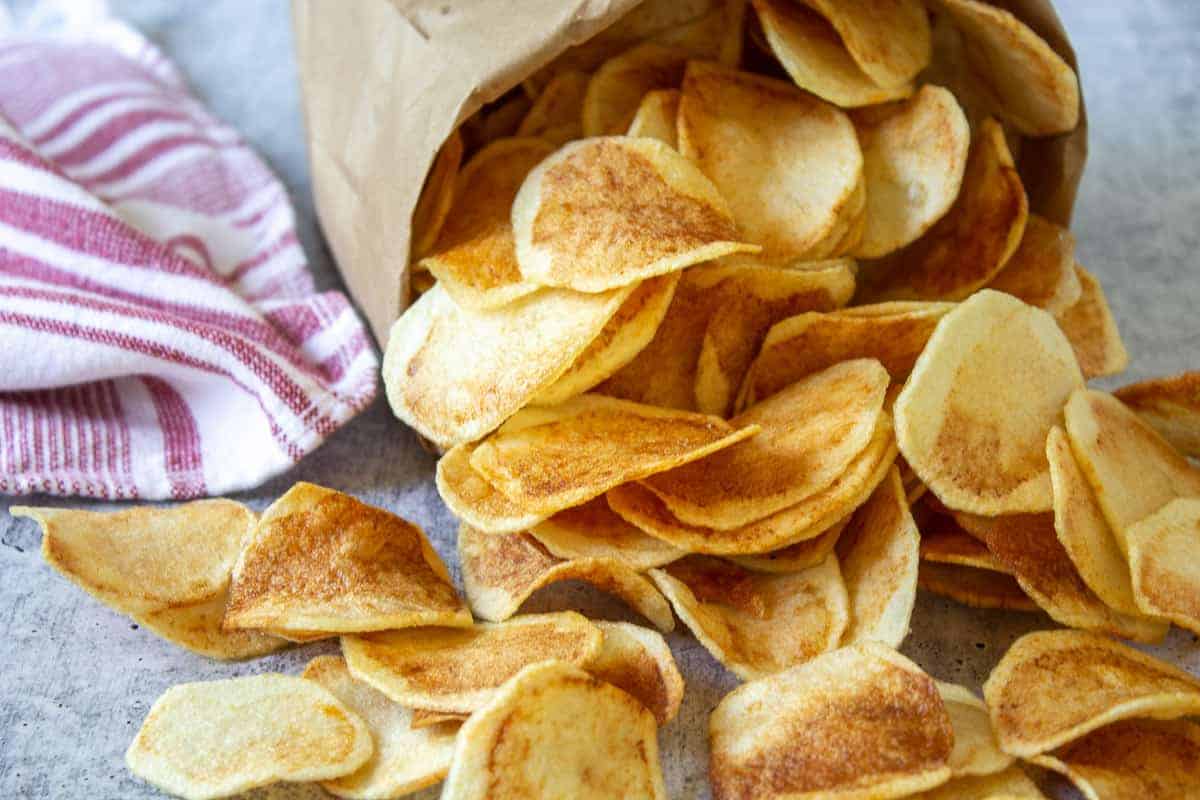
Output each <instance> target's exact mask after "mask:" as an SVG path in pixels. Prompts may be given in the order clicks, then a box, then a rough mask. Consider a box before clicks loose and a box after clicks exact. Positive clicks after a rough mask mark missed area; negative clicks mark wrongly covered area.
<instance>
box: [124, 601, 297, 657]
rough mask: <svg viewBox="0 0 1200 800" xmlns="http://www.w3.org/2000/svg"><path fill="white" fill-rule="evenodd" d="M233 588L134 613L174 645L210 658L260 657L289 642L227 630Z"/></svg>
mask: <svg viewBox="0 0 1200 800" xmlns="http://www.w3.org/2000/svg"><path fill="white" fill-rule="evenodd" d="M228 603H229V590H228V589H223V590H222V591H220V592H218V593H217V594H214V595H213V596H212V597H211V598H209V599H207V600H199V601H197V602H194V603H186V604H182V605H173V606H167V607H166V608H162V609H159V610H157V611H147V612H143V613H138V614H132V615H131V616H132V618H133V621H134V622H136V623H137V624H139V625H141V626H142V627H143V628H146V629H147V630H150V631H152V632H153V633H156V634H158V635H159V636H161V637H162V638H164V639H166V640H167V641H168V642H171V643H172V644H177V645H179V646H180V647H182V648H185V649H187V650H191V651H192V652H193V653H198V654H200V655H202V656H207V657H209V658H217V659H220V660H222V661H231V660H237V659H243V658H256V657H258V656H265V655H266V654H267V653H273V652H275V651H276V650H278V649H280V648H281V647H285V646H286V645H287V641H286V640H285V639H281V638H280V637H278V636H272V635H270V634H267V633H262V632H260V631H227V630H225V629H224V627H223V622H224V620H225V607H226V605H228Z"/></svg>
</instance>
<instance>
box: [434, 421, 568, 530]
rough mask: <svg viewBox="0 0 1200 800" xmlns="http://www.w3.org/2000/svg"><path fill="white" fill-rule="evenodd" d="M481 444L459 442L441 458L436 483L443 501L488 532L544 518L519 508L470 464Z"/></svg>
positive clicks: (467, 521) (517, 527)
mask: <svg viewBox="0 0 1200 800" xmlns="http://www.w3.org/2000/svg"><path fill="white" fill-rule="evenodd" d="M477 446H478V445H476V444H475V443H470V444H460V445H457V446H455V447H452V448H451V449H450V450H449V451H448V452H447V453H446V454H445V455H444V456H442V457H441V458H440V459H438V464H437V475H436V483H437V489H438V494H439V495H440V496H441V498H442V502H443V503H445V504H446V507H447V508H449V509H450V511H451V512H452V513H453V514H454V515H455V516H456V517H458V518H459V519H460V520H462V521H463V522H464V523H465V524H467V525H470V526H471V527H472V528H477V529H479V530H481V531H485V532H487V533H497V534H500V533H520V532H521V531H523V530H527V529H528V528H531V527H532V526H534V525H537V524H538V523H539V522H542V521H543V520H545V518H546V517H547V516H548V515H546V514H536V513H533V512H530V511H525V510H523V509H521V508H518V507H517V506H516V505H514V504H513V502H512V501H511V500H509V499H508V498H507V497H505V496H504V495H502V494H501V493H500V492H498V491H497V490H496V487H494V486H492V485H491V484H490V483H488V482H487V479H485V478H484V477H483V476H482V475H480V474H479V473H478V472H476V471H475V468H474V467H472V466H471V454H472V453H474V452H475V448H476V447H477Z"/></svg>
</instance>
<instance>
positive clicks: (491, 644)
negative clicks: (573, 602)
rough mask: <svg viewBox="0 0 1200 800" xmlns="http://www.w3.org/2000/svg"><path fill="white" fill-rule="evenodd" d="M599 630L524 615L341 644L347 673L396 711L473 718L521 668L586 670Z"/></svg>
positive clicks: (575, 617)
mask: <svg viewBox="0 0 1200 800" xmlns="http://www.w3.org/2000/svg"><path fill="white" fill-rule="evenodd" d="M602 639H603V634H602V633H601V632H600V629H599V628H597V627H596V626H595V625H593V624H592V623H591V622H589V621H588V620H586V619H584V618H583V617H582V616H581V615H579V614H576V613H575V612H574V611H562V612H558V613H554V614H523V615H521V616H519V617H517V618H516V619H513V620H510V621H508V622H504V623H500V624H477V625H475V626H474V627H471V628H422V629H408V630H399V631H385V632H382V633H371V634H366V635H364V636H344V637H342V655H344V656H345V658H346V664H347V665H348V666H349V667H350V673H351V674H352V675H354V677H356V678H358V679H359V680H360V681H363V682H365V683H367V684H370V685H371V686H373V687H375V688H376V689H378V690H379V691H381V692H383V693H384V694H385V695H387V696H388V697H390V698H391V699H392V700H394V701H396V702H397V703H399V704H400V705H402V706H406V707H409V708H421V709H425V710H429V711H447V712H455V713H471V712H473V711H475V710H476V709H477V708H479V707H480V706H482V705H483V704H484V703H486V702H487V701H488V700H489V699H490V698H491V697H492V696H493V695H494V694H495V692H496V688H497V687H499V686H500V685H501V684H502V683H504V682H505V681H506V680H508V679H509V678H511V677H512V676H513V675H515V674H517V672H519V671H520V670H521V668H522V667H525V666H527V665H529V664H536V663H538V662H540V661H554V660H557V661H566V662H568V663H571V664H577V665H580V666H585V665H586V664H588V662H590V661H591V660H592V658H594V657H595V655H596V654H597V653H598V652H599V651H600V645H601V641H602Z"/></svg>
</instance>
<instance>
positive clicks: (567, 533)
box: [529, 497, 685, 571]
mask: <svg viewBox="0 0 1200 800" xmlns="http://www.w3.org/2000/svg"><path fill="white" fill-rule="evenodd" d="M529 533H530V535H531V536H533V538H535V539H537V540H538V541H539V542H541V543H542V546H544V547H545V548H546V549H547V550H549V551H550V553H551V554H552V555H555V556H557V557H558V558H563V559H577V558H610V559H616V560H617V561H621V562H623V563H624V564H626V565H627V566H629V567H630V568H632V569H634V570H638V571H641V570H646V569H650V568H651V567H661V566H662V565H664V564H670V563H671V562H672V561H678V560H679V559H681V558H683V556H684V555H685V551H683V550H680V549H679V548H677V547H674V546H672V545H670V544H667V543H666V542H664V541H662V540H660V539H655V538H654V537H653V536H649V535H647V534H646V533H643V532H642V530H641V529H640V528H637V527H635V526H634V525H631V524H630V523H628V522H626V521H625V520H624V519H622V518H621V517H620V516H618V515H617V513H616V512H614V511H613V510H612V509H611V508H609V506H608V501H607V500H605V499H604V498H603V497H597V498H595V499H593V500H589V501H587V502H586V503H584V504H583V505H581V506H575V507H573V508H568V509H565V510H563V511H560V512H558V513H557V514H555V515H554V516H553V517H550V518H549V519H547V520H545V521H543V522H540V523H538V524H537V525H534V526H533V527H532V528H530V529H529Z"/></svg>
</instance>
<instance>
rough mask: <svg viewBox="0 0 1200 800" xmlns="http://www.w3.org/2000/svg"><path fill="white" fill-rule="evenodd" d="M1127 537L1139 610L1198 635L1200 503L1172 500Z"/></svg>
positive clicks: (1128, 532) (1199, 624)
mask: <svg viewBox="0 0 1200 800" xmlns="http://www.w3.org/2000/svg"><path fill="white" fill-rule="evenodd" d="M1125 537H1126V542H1127V543H1128V545H1129V569H1130V572H1131V573H1132V575H1133V595H1134V597H1135V598H1137V604H1138V606H1139V608H1141V610H1142V611H1143V612H1145V613H1147V614H1154V615H1156V616H1160V617H1166V618H1167V619H1169V620H1171V621H1172V622H1174V623H1175V624H1176V625H1179V626H1180V627H1183V628H1187V629H1188V630H1190V631H1192V632H1193V633H1200V558H1198V556H1200V500H1197V499H1191V498H1186V499H1179V500H1172V501H1171V502H1170V503H1167V504H1166V505H1165V506H1163V507H1162V508H1161V509H1160V510H1158V511H1156V512H1155V513H1153V514H1151V515H1150V516H1148V517H1146V518H1145V519H1143V520H1142V521H1141V522H1138V523H1137V524H1135V525H1133V526H1132V527H1130V528H1128V529H1127V530H1126V531H1125Z"/></svg>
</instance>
